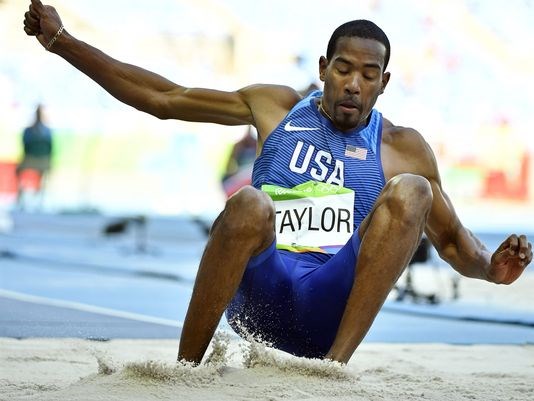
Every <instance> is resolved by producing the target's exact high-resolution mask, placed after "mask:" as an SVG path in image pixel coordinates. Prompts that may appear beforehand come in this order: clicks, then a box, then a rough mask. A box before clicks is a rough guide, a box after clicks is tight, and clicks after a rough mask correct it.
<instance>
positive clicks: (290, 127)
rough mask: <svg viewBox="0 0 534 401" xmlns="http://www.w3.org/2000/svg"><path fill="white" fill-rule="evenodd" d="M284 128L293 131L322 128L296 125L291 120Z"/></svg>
mask: <svg viewBox="0 0 534 401" xmlns="http://www.w3.org/2000/svg"><path fill="white" fill-rule="evenodd" d="M284 129H285V130H286V131H288V132H291V131H317V130H320V129H321V128H310V127H295V126H294V125H291V120H289V121H288V122H287V123H286V125H285V126H284Z"/></svg>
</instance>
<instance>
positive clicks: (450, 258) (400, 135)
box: [385, 126, 532, 284]
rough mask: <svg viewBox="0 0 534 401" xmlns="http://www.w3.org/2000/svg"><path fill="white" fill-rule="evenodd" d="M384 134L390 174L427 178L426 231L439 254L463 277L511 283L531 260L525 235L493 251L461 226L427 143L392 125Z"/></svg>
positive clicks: (510, 237) (508, 241)
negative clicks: (429, 196)
mask: <svg viewBox="0 0 534 401" xmlns="http://www.w3.org/2000/svg"><path fill="white" fill-rule="evenodd" d="M391 131H393V134H390V135H386V138H387V139H388V140H389V142H388V145H389V148H390V150H389V152H390V155H391V159H393V160H394V162H391V161H389V162H386V163H385V165H386V166H387V167H389V169H390V175H394V174H399V173H401V172H410V173H413V174H418V175H421V176H423V177H425V178H427V179H428V180H429V182H430V185H431V187H432V195H433V200H432V206H431V209H430V212H429V215H428V218H427V224H426V227H425V232H426V234H427V236H428V238H429V239H430V241H431V242H432V244H433V245H434V246H435V248H436V250H437V251H438V253H439V255H440V257H441V258H442V259H443V260H445V261H446V262H447V263H449V264H450V265H451V266H452V267H453V268H454V269H455V270H457V271H458V272H459V273H460V274H462V275H463V276H466V277H472V278H479V279H483V280H487V281H491V282H494V283H504V284H510V283H511V282H513V281H515V280H516V279H517V278H518V277H519V276H520V275H521V273H522V272H523V270H524V269H525V267H526V266H527V265H528V264H529V263H530V261H531V260H532V246H531V244H530V243H528V241H527V239H526V237H525V236H524V235H522V236H517V235H515V234H514V235H511V236H509V237H508V238H507V239H506V240H505V241H504V242H503V243H502V244H501V246H500V247H499V248H498V249H497V250H496V251H495V252H493V253H491V252H490V251H488V249H486V247H485V246H484V244H482V242H481V241H480V240H479V239H478V238H477V237H476V236H475V235H474V234H473V233H472V232H471V231H470V230H468V229H467V228H466V227H464V226H463V225H462V223H461V222H460V219H459V217H458V215H457V214H456V211H455V210H454V207H453V205H452V202H451V200H450V199H449V197H448V196H447V194H446V193H445V192H444V191H443V188H442V185H441V179H440V176H439V171H438V167H437V163H436V160H435V157H434V154H433V152H432V150H431V149H430V146H429V145H428V144H427V143H426V142H425V140H424V139H423V137H422V136H421V135H420V134H419V133H418V132H417V131H414V130H411V129H406V128H398V127H393V126H392V127H391Z"/></svg>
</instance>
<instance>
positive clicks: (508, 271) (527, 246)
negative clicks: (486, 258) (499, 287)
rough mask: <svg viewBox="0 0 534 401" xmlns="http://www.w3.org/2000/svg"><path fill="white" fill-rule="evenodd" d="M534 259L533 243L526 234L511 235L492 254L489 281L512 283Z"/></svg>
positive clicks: (488, 274)
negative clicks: (533, 252)
mask: <svg viewBox="0 0 534 401" xmlns="http://www.w3.org/2000/svg"><path fill="white" fill-rule="evenodd" d="M531 261H532V244H531V243H530V242H528V240H527V237H526V236H524V235H520V236H517V235H516V234H512V235H510V236H509V237H508V238H507V239H506V240H505V241H504V242H503V243H502V244H501V245H500V246H499V248H497V250H496V251H495V252H494V253H493V255H492V256H491V264H490V268H489V270H488V272H487V277H488V281H491V282H494V283H497V284H511V283H513V282H514V281H515V280H517V278H518V277H519V276H520V275H521V274H522V273H523V271H524V270H525V268H526V267H527V265H528V264H529V263H530V262H531Z"/></svg>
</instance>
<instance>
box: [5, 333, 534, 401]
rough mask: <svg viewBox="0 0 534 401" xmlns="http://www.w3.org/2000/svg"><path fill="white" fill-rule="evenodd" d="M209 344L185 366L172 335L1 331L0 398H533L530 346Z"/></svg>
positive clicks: (533, 359)
mask: <svg viewBox="0 0 534 401" xmlns="http://www.w3.org/2000/svg"><path fill="white" fill-rule="evenodd" d="M226 345H228V346H229V347H228V350H225V346H226ZM215 349H216V352H215V354H214V355H213V356H212V358H211V359H212V363H211V364H209V365H208V366H206V365H205V364H204V365H202V366H200V367H198V368H190V367H184V366H178V367H177V366H176V364H175V363H174V360H175V357H176V350H177V341H172V340H113V341H109V342H93V341H86V340H80V339H26V340H16V339H6V338H4V339H0V400H5V401H7V400H9V401H12V400H43V401H46V400H71V401H76V400H143V401H150V400H193V401H195V400H217V401H218V400H439V401H443V400H454V401H458V400H484V401H488V400H499V401H502V400H530V401H532V400H534V345H529V346H486V345H484V346H483V345H475V346H452V345H443V344H430V345H429V344H400V345H399V344H395V345H392V344H387V345H386V344H363V345H362V346H361V347H360V348H359V350H358V351H357V353H356V354H355V356H354V357H353V358H352V360H351V362H350V363H349V364H348V365H347V366H344V367H343V366H341V365H338V364H334V363H327V362H324V361H318V360H307V359H303V358H295V357H290V356H288V355H286V354H284V353H281V352H278V351H274V350H266V349H264V348H263V347H261V346H250V345H249V344H248V343H246V342H244V341H241V340H239V341H238V340H232V341H230V342H229V343H228V342H225V341H223V342H222V343H219V344H218V345H216V346H215Z"/></svg>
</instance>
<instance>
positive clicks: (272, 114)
mask: <svg viewBox="0 0 534 401" xmlns="http://www.w3.org/2000/svg"><path fill="white" fill-rule="evenodd" d="M31 3H32V5H31V6H30V11H29V12H28V13H26V15H25V18H26V19H25V28H24V30H25V32H26V33H27V34H28V35H32V36H36V37H37V39H38V40H39V42H40V43H41V44H42V45H43V46H45V47H46V46H47V44H49V43H50V41H51V40H52V38H54V36H55V34H56V32H58V29H59V27H60V26H62V22H61V19H60V17H59V15H58V14H57V12H56V11H55V9H54V8H53V7H50V6H44V5H43V4H41V2H40V1H39V0H32V2H31ZM49 50H50V51H51V52H53V53H56V54H58V55H59V56H61V57H63V58H64V59H65V60H66V61H68V62H69V63H70V64H72V65H73V66H74V67H75V68H77V69H78V70H80V71H81V72H83V73H84V74H86V75H87V76H88V77H90V78H91V79H93V80H94V81H95V82H97V83H98V84H99V85H100V86H102V87H103V88H104V89H105V90H106V91H107V92H109V93H110V94H111V95H112V96H114V97H115V98H117V99H118V100H120V101H121V102H123V103H126V104H128V105H130V106H132V107H135V108H136V109H138V110H141V111H144V112H146V113H149V114H152V115H154V116H156V117H158V118H161V119H178V120H185V121H196V122H210V123H218V124H224V125H241V124H252V125H255V126H256V127H257V128H258V131H259V132H260V135H263V136H265V135H268V133H270V131H271V130H272V129H273V128H274V127H275V126H276V124H277V123H278V122H279V120H278V121H277V119H281V117H282V116H283V115H285V113H287V111H288V110H289V109H290V108H291V106H292V105H293V104H294V103H295V102H296V101H297V100H298V94H297V93H296V92H295V91H294V90H293V89H291V88H288V87H284V86H275V85H254V86H249V87H246V88H243V89H241V90H238V91H233V92H225V91H219V90H213V89H200V88H186V87H183V86H180V85H178V84H176V83H174V82H171V81H169V80H168V79H166V78H164V77H162V76H160V75H158V74H155V73H153V72H150V71H147V70H145V69H142V68H140V67H137V66H134V65H131V64H127V63H123V62H120V61H118V60H116V59H114V58H112V57H110V56H108V55H107V54H105V53H104V52H102V51H100V50H98V49H96V48H95V47H93V46H91V45H89V44H87V43H85V42H82V41H80V40H78V39H76V38H75V37H73V36H72V35H70V34H69V33H68V32H67V31H66V30H63V33H62V34H61V35H60V36H59V37H58V38H57V40H56V41H55V42H54V43H53V45H52V46H51V47H50V49H49Z"/></svg>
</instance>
